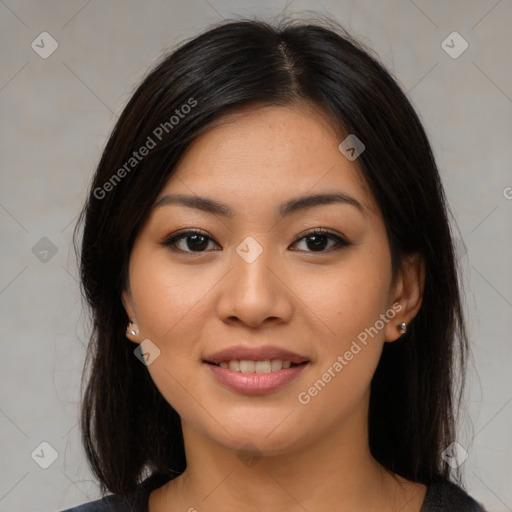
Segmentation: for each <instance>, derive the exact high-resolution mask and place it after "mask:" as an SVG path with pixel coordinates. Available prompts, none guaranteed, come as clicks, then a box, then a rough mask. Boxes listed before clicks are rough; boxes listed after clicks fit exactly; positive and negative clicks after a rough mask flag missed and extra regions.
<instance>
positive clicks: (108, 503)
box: [61, 494, 143, 512]
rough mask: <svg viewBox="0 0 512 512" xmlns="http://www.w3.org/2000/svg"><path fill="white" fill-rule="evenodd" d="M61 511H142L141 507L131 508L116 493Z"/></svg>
mask: <svg viewBox="0 0 512 512" xmlns="http://www.w3.org/2000/svg"><path fill="white" fill-rule="evenodd" d="M61 512H143V510H142V509H140V507H139V508H133V505H132V506H130V505H129V504H128V503H126V501H124V500H123V499H122V498H121V497H120V496H118V495H117V494H109V495H108V496H104V497H103V498H101V499H98V500H95V501H89V502H87V503H82V504H81V505H78V506H76V507H73V508H67V509H66V510H62V511H61Z"/></svg>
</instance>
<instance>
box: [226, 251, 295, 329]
mask: <svg viewBox="0 0 512 512" xmlns="http://www.w3.org/2000/svg"><path fill="white" fill-rule="evenodd" d="M277 258H278V256H277V255H273V254H272V251H270V250H266V249H263V251H262V253H261V254H260V255H259V256H258V257H257V258H256V259H255V260H254V261H251V260H246V259H244V258H243V257H242V256H240V255H239V254H238V253H236V252H235V253H234V254H233V257H232V261H231V264H232V267H231V271H230V272H229V273H228V275H227V276H226V279H223V280H222V283H223V284H222V289H221V294H220V297H219V300H218V302H217V314H218V315H219V317H220V318H221V319H222V320H223V321H224V322H227V323H242V324H245V325H247V326H249V327H251V328H257V327H261V326H264V325H265V326H266V325H270V324H276V325H277V324H280V323H286V322H288V321H289V320H290V318H291V315H292V312H293V304H292V295H293V294H292V292H291V291H290V288H289V287H287V286H286V283H285V281H284V279H283V275H284V273H283V269H282V266H281V265H280V262H279V261H278V260H277Z"/></svg>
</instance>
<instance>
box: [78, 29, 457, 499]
mask: <svg viewBox="0 0 512 512" xmlns="http://www.w3.org/2000/svg"><path fill="white" fill-rule="evenodd" d="M304 101H305V102H307V103H308V104H311V105H314V106H316V107H320V108H321V109H322V111H323V112H325V113H326V114H327V115H328V116H330V118H331V119H332V122H333V126H335V127H336V128H337V129H339V130H341V131H342V132H344V133H350V134H355V135H356V136H357V137H358V138H359V139H360V140H361V141H363V142H364V144H365V146H366V149H365V151H364V152H363V153H362V154H361V155H360V156H359V158H358V159H357V164H358V166H359V168H360V172H361V174H362V176H363V177H364V180H365V183H366V184H367V185H368V186H369V189H370V190H371V193H372V194H373V196H374V197H375V199H376V202H377V204H378V206H379V208H380V210H381V213H382V215H383V218H384V221H385V224H386V227H387V233H388V239H389V244H390V248H391V254H392V261H393V269H394V271H398V270H399V269H400V262H401V260H402V257H403V256H404V255H406V254H408V253H419V254H421V255H422V256H423V258H424V261H425V265H426V278H425V281H426V283H425V290H424V296H423V304H422V307H421V309H420V311H419V312H418V314H417V316H416V318H415V319H414V320H413V321H412V323H411V325H410V328H409V330H408V332H407V334H406V335H404V336H403V337H402V338H401V339H400V340H398V341H396V342H394V343H385V344H384V345H385V346H384V350H383V353H382V357H381V360H380V362H379V365H378V368H377V370H376V372H375V375H374V377H373V380H372V384H371V397H370V415H369V435H370V449H371V452H372V454H373V456H374V457H375V458H376V459H377V460H378V461H379V462H380V463H381V464H382V465H383V466H384V467H386V468H388V469H389V470H391V471H393V472H396V473H398V474H400V475H402V476H404V477H405V478H408V479H410V480H413V481H418V482H422V483H425V484H427V485H428V484H430V483H432V482H435V481H437V480H448V479H451V478H452V477H453V475H451V469H450V467H449V466H448V465H447V464H445V463H444V462H443V460H442V458H441V452H442V450H443V449H445V448H446V446H447V445H448V444H450V443H451V442H452V441H453V440H454V437H455V424H454V419H455V414H456V412H457V410H458V407H459V403H460V397H461V395H460V394H459V395H458V396H456V395H457V394H456V393H455V389H456V388H455V383H456V382H457V381H456V377H458V378H460V388H459V389H460V390H461V391H462V382H463V377H464V368H465V357H466V351H467V336H466V332H465V326H464V319H463V314H462V307H461V300H460V292H459V282H458V275H457V269H456V258H455V256H454V248H453V244H452V237H451V233H450V225H449V220H448V215H447V212H448V209H447V206H446V203H445V197H444V193H443V189H442V185H441V182H440V177H439V173H438V170H437V167H436V163H435V161H434V157H433V154H432V151H431V148H430V145H429V142H428V140H427V136H426V134H425V131H424V129H423V127H422V124H421V122H420V120H419V119H418V116H417V114H416V113H415V111H414V109H413V107H412V106H411V104H410V102H409V101H408V99H407V98H406V96H405V95H404V93H403V92H402V90H401V89H400V87H399V86H398V85H397V82H396V81H395V79H393V78H392V77H391V75H390V73H389V72H388V71H386V70H385V69H384V67H383V66H382V65H381V64H379V62H378V60H377V59H376V57H374V56H372V55H371V50H368V49H366V48H364V47H363V46H362V45H361V44H360V43H358V42H357V41H355V40H354V39H352V38H351V37H350V36H349V35H348V34H347V33H346V32H345V31H344V30H343V29H342V28H341V27H339V26H338V25H335V24H334V23H332V22H331V23H330V24H329V23H327V22H324V23H318V22H315V23H312V22H310V23H304V22H301V23H297V22H293V21H291V22H290V21H286V22H281V23H280V24H276V25H275V26H274V25H271V24H268V23H265V22H261V21H247V20H238V21H228V22H222V23H221V24H220V25H218V26H215V27H213V28H210V29H209V30H207V31H205V32H204V33H202V34H200V35H199V36H197V37H195V38H193V39H191V40H189V41H187V42H186V43H184V44H182V45H181V46H179V47H178V48H177V49H176V50H175V51H174V52H172V53H170V54H169V55H166V56H165V58H163V59H162V60H161V62H160V63H158V65H157V66H156V67H155V68H154V69H153V70H152V71H151V72H150V73H149V74H148V75H147V77H146V78H145V79H144V80H143V82H142V83H141V84H140V86H139V87H138V88H137V90H136V91H135V93H134V94H133V96H132V97H131V99H130V100H129V102H128V104H127V106H126V107H125V109H124V111H123V112H122V114H121V116H120V118H119V120H118V122H117V124H116V126H115V128H114V130H113V132H112V134H111V136H110V139H109V140H108V143H107V144H106V147H105V149H104V152H103V155H102V157H101V161H100V162H99V165H98V167H97V170H96V173H95V175H94V179H93V183H92V186H91V189H90V194H89V197H88V200H87V203H86V205H85V207H84V209H83V211H82V215H81V217H80V221H79V223H78V224H77V228H76V230H75V240H76V238H77V237H78V236H79V229H80V227H81V226H83V238H82V244H81V252H80V272H81V281H82V287H83V293H84V295H85V297H86V299H87V301H88V304H89V306H90V308H91V311H92V319H93V332H92V336H91V339H90V343H89V347H88V352H87V361H86V365H85V367H84V374H83V377H84V378H85V377H87V386H86V388H85V392H84V393H83V404H82V410H81V418H80V419H81V422H80V423H81V429H82V438H83V443H84V447H85V450H86V454H87V457H88V460H89V463H90V466H91V469H92V471H93V472H94V474H95V475H96V477H97V478H98V480H99V482H100V485H101V488H102V492H103V493H106V492H107V491H110V492H112V493H117V494H120V495H122V496H129V495H130V494H131V493H132V492H133V491H134V490H135V488H136V487H137V484H138V483H139V482H140V481H142V479H143V477H146V476H149V475H158V476H160V477H162V478H164V479H167V480H169V479H171V478H173V477H175V476H177V475H179V474H181V473H182V472H183V471H184V469H185V467H186V459H185V452H184V446H183V438H182V432H181V424H180V418H179V416H178V414H177V413H176V412H175V411H174V409H173V408H172V407H171V406H170V405H169V404H168V403H167V402H166V401H165V399H164V398H163V396H162V395H161V394H160V392H159V391H158V389H157V388H156V386H155V385H154V383H153V381H152V379H151V377H150V375H149V373H148V371H147V368H146V367H145V366H144V365H143V364H141V362H140V361H139V360H138V359H137V358H136V357H135V356H134V353H133V351H134V344H133V343H130V342H129V341H128V340H127V339H126V337H125V329H126V326H127V323H128V318H127V315H126V312H125V310H124V308H123V305H122V302H121V292H122V291H123V289H124V287H125V285H126V276H127V268H128V262H129V258H130V253H131V248H132V245H133V242H134V239H135V237H136V235H137V233H138V231H139V229H140V227H141V225H142V223H143V221H144V220H145V218H146V216H147V214H148V211H149V209H150V207H151V205H152V204H153V202H154V201H155V198H156V197H157V195H158V194H159V192H160V191H161V190H162V187H163V186H164V184H165V183H166V181H167V180H168V179H169V177H170V176H171V175H172V173H173V170H174V169H175V167H176V165H177V163H178V161H179V160H180V158H181V157H182V156H183V154H184V152H185V150H186V149H187V148H188V147H189V146H190V144H191V142H192V141H193V140H194V139H195V138H196V137H197V136H198V134H200V133H202V132H204V131H205V130H207V129H208V127H209V126H210V124H211V123H212V122H214V121H217V120H219V119H221V118H222V117H223V116H225V115H227V114H228V113H232V112H236V111H237V110H238V109H242V108H248V107H257V106H266V105H290V104H294V103H297V102H304ZM184 105H189V106H190V107H191V108H187V109H184V108H183V106H184ZM192 105H193V106H192ZM185 110H186V111H187V112H186V115H179V112H181V113H182V114H183V113H184V111H185ZM177 111H179V112H177ZM172 116H174V117H175V119H174V120H171V118H172ZM176 116H178V117H179V120H177V117H176ZM165 123H167V124H165ZM158 127H160V131H157V132H156V133H158V134H160V135H161V137H160V138H159V140H158V141H156V139H157V136H156V135H155V130H157V128H158ZM162 127H166V128H167V129H166V130H164V129H163V128H162ZM149 138H152V139H153V142H155V143H156V142H157V143H156V144H155V146H154V147H153V148H152V149H151V150H150V151H149V152H148V153H147V155H146V156H144V158H141V159H140V160H137V162H136V165H135V162H134V161H130V158H133V154H134V152H138V151H139V148H141V147H143V146H146V147H147V146H148V145H149V143H148V141H149ZM128 162H131V163H129V164H127V163H128ZM121 169H124V172H123V171H121ZM107 183H109V185H106V184H107ZM455 368H458V369H459V370H460V372H458V373H456V372H455V371H454V369H455ZM82 384H83V382H82Z"/></svg>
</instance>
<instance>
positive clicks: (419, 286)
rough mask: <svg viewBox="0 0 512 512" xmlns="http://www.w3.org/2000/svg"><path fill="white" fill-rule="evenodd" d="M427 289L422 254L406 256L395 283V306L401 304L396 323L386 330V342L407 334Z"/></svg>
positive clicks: (392, 323) (389, 325) (391, 323)
mask: <svg viewBox="0 0 512 512" xmlns="http://www.w3.org/2000/svg"><path fill="white" fill-rule="evenodd" d="M424 289H425V261H424V258H423V256H422V255H421V254H419V253H413V254H408V255H406V256H404V258H403V260H402V269H401V271H400V273H399V275H398V277H397V279H396V281H395V284H394V290H393V304H400V306H401V307H400V310H399V312H398V313H397V314H396V316H395V318H394V321H393V322H389V324H388V325H387V328H386V341H388V342H392V341H396V340H397V339H398V338H400V337H401V336H403V335H404V334H406V332H407V330H408V328H409V325H410V323H411V322H412V321H413V319H414V317H415V316H416V314H417V313H418V311H419V309H420V307H421V304H422V301H423V292H424Z"/></svg>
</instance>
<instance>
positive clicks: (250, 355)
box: [204, 345, 308, 364]
mask: <svg viewBox="0 0 512 512" xmlns="http://www.w3.org/2000/svg"><path fill="white" fill-rule="evenodd" d="M234 359H238V360H239V361H240V360H246V361H265V360H267V359H281V360H283V361H290V362H292V363H294V364H301V363H304V362H306V361H308V358H307V357H304V356H301V355H300V354H296V353H295V352H291V351H290V350H286V349H284V348H280V347H275V346H272V345H264V346H261V347H247V346H243V345H235V346H232V347H228V348H225V349H223V350H219V351H218V352H215V353H214V354H211V355H209V356H208V357H206V358H205V359H204V360H205V361H206V362H207V363H215V364H219V363H222V362H223V361H232V360H234Z"/></svg>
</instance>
